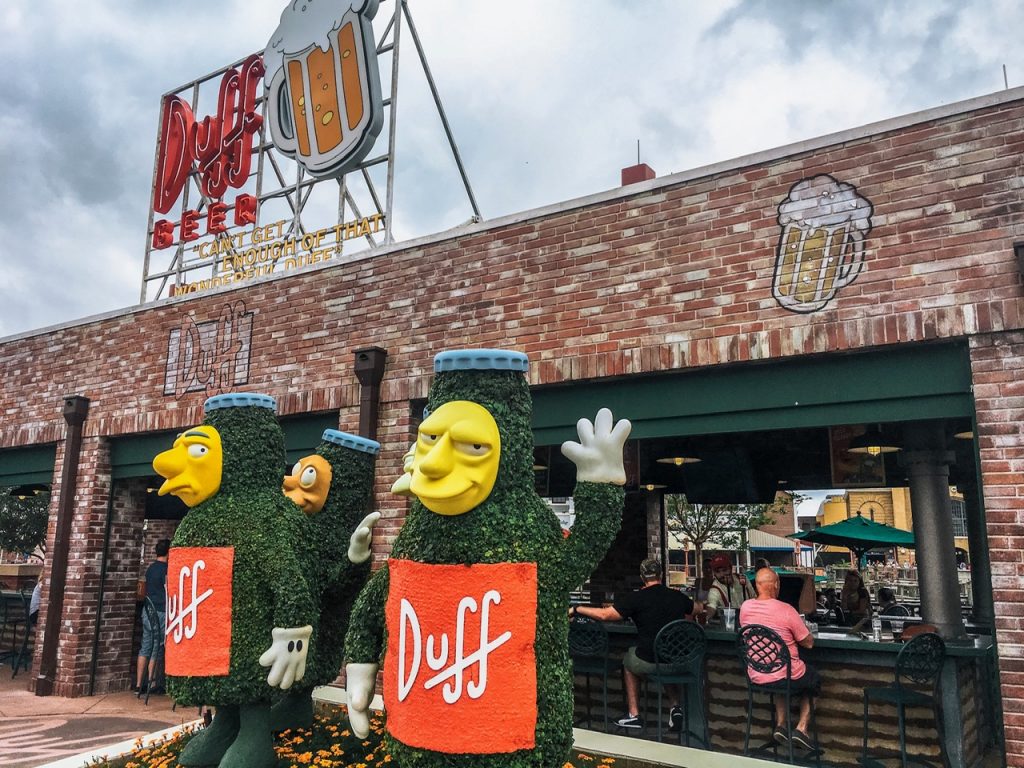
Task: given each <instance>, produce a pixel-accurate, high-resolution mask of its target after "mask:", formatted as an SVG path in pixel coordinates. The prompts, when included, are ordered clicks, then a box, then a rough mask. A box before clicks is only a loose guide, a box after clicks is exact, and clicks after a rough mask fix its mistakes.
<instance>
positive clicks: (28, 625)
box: [11, 589, 36, 680]
mask: <svg viewBox="0 0 1024 768" xmlns="http://www.w3.org/2000/svg"><path fill="white" fill-rule="evenodd" d="M31 604H32V591H31V590H24V589H23V590H22V591H21V606H22V611H23V612H24V616H25V620H24V622H23V623H24V626H25V633H24V635H23V636H22V638H21V646H20V647H19V648H18V650H17V653H15V654H14V659H13V661H12V664H11V666H13V667H14V672H12V673H11V679H12V680H13V679H14V678H15V677H17V676H18V670H20V669H21V666H22V664H24V665H25V669H26V670H28V668H29V664H30V663H31V661H32V650H33V647H34V640H35V635H36V626H35V624H34V623H33V622H32V621H31V618H30V614H29V607H30V606H31ZM15 641H17V636H15Z"/></svg>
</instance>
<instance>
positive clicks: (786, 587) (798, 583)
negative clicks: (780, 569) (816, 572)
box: [779, 573, 814, 613]
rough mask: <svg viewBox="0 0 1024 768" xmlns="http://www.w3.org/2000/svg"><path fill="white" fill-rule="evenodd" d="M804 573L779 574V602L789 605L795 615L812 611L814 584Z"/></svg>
mask: <svg viewBox="0 0 1024 768" xmlns="http://www.w3.org/2000/svg"><path fill="white" fill-rule="evenodd" d="M811 579H812V577H811V576H810V575H809V574H805V573H781V574H779V600H781V601H782V602H784V603H789V604H790V605H792V606H793V607H794V608H795V609H796V610H797V613H810V612H812V611H813V610H814V582H813V581H812V580H811Z"/></svg>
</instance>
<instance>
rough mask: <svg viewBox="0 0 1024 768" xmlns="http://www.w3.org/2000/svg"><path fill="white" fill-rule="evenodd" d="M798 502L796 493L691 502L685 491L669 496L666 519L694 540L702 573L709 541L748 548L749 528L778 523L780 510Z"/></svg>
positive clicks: (675, 530) (674, 530) (672, 527)
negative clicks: (757, 500)
mask: <svg viewBox="0 0 1024 768" xmlns="http://www.w3.org/2000/svg"><path fill="white" fill-rule="evenodd" d="M798 502H799V499H798V498H795V497H794V496H793V495H791V494H787V493H780V494H778V495H777V496H776V497H775V501H773V502H772V503H771V504H691V503H690V502H689V501H687V499H686V496H685V495H681V494H669V495H667V496H665V523H666V525H667V526H668V530H669V531H670V532H671V533H673V534H675V535H676V536H680V537H683V538H686V539H689V540H690V541H692V542H693V546H694V549H695V550H696V563H697V569H698V573H699V572H700V562H701V553H702V552H703V550H704V545H705V544H706V543H707V542H708V541H711V540H715V541H718V542H720V543H721V544H722V545H723V546H725V547H727V548H729V549H740V548H745V546H746V539H747V531H748V530H750V529H751V528H758V527H760V526H762V525H770V524H771V523H774V522H775V516H776V515H777V514H779V513H780V512H782V511H783V510H784V509H786V508H787V507H788V506H789V505H790V504H791V503H792V504H796V503H798Z"/></svg>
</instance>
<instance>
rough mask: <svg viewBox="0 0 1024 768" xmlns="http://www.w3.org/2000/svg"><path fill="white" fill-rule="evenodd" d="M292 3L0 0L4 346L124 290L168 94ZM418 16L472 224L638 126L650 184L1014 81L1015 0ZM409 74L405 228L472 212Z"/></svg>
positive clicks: (594, 0) (562, 186) (522, 1)
mask: <svg viewBox="0 0 1024 768" xmlns="http://www.w3.org/2000/svg"><path fill="white" fill-rule="evenodd" d="M284 5H285V2H284V0H216V1H212V0H202V1H201V2H200V0H176V1H175V2H173V3H172V2H167V1H166V0H134V1H131V0H92V1H91V2H79V1H78V0H3V2H2V3H0V40H2V41H3V42H2V44H0V71H2V72H3V73H4V77H3V78H2V79H0V181H2V187H0V284H2V285H3V291H2V297H3V300H2V302H0V337H5V336H9V335H12V334H18V333H23V332H26V331H31V330H34V329H39V328H43V327H45V326H49V325H53V324H57V323H63V322H67V321H70V320H74V319H77V318H81V317H84V316H87V315H92V314H96V313H99V312H107V311H110V310H115V309H118V308H121V307H126V306H129V305H131V304H133V303H137V302H138V300H139V293H140V285H141V279H142V274H143V260H144V256H145V242H146V226H147V220H148V215H149V206H150V199H151V192H150V189H151V184H152V172H153V157H154V148H155V142H156V133H157V122H158V116H159V106H160V97H161V95H162V94H163V93H165V92H167V91H171V90H173V89H175V88H176V87H178V86H180V85H182V84H184V83H187V82H188V81H190V80H193V79H195V78H197V77H200V76H202V75H205V74H207V73H209V72H212V71H214V70H216V69H218V68H220V67H222V66H224V65H226V64H229V63H231V62H232V61H235V60H238V59H241V58H243V57H244V56H245V55H247V54H249V53H251V52H254V51H256V50H262V48H263V47H264V46H265V45H266V43H267V40H268V38H269V37H270V34H271V32H272V31H273V30H274V28H275V27H276V26H277V21H278V18H279V16H280V13H281V10H282V8H283V7H284ZM393 8H394V6H393V0H384V2H382V3H381V8H380V12H379V14H378V20H377V23H376V25H375V26H376V27H377V30H378V34H380V32H381V31H382V30H383V25H382V24H381V19H382V18H383V17H386V16H388V15H389V14H390V13H391V12H392V10H393ZM410 8H411V10H412V14H413V18H414V21H415V23H416V26H417V28H418V31H419V34H420V37H421V39H422V40H423V44H424V46H425V48H426V51H427V56H428V58H429V62H430V66H431V69H432V70H433V74H434V77H435V80H436V82H437V84H438V87H439V89H440V91H441V95H442V98H443V99H444V102H445V107H446V109H447V111H448V117H449V120H450V123H451V125H452V128H453V131H454V133H455V136H456V139H457V141H458V143H459V148H460V150H461V152H462V155H463V159H464V162H465V165H466V167H467V170H468V173H469V176H470V179H471V182H472V184H473V187H474V191H475V194H476V197H477V200H478V201H479V204H480V208H481V211H482V213H483V215H484V217H485V218H492V217H495V216H500V215H503V214H507V213H513V212H516V211H521V210H526V209H529V208H533V207H537V206H540V205H544V204H548V203H554V202H558V201H561V200H565V199H568V198H572V197H577V196H581V195H585V194H589V193H593V192H597V191H601V190H605V189H609V188H611V187H614V186H616V185H617V184H618V183H619V177H618V174H619V170H620V169H621V168H622V167H623V166H626V165H631V164H633V163H634V162H635V161H636V152H637V149H636V142H637V140H638V139H639V140H640V143H641V154H642V159H643V160H644V161H645V162H647V163H648V164H650V165H651V166H652V167H653V168H654V169H655V170H656V171H657V172H658V174H659V175H664V174H667V173H671V172H674V171H682V170H686V169H689V168H694V167H698V166H701V165H705V164H708V163H713V162H718V161H722V160H727V159H729V158H733V157H736V156H739V155H743V154H746V153H749V152H754V151H758V150H763V149H769V148H772V147H776V146H779V145H783V144H787V143H790V142H794V141H799V140H801V139H806V138H811V137H814V136H819V135H821V134H824V133H829V132H833V131H838V130H843V129H846V128H851V127H855V126H858V125H862V124H864V123H868V122H872V121H875V120H880V119H884V118H887V117H894V116H897V115H901V114H905V113H908V112H912V111H916V110H920V109H926V108H929V107H933V106H937V105H940V104H945V103H949V102H953V101H959V100H962V99H967V98H971V97H974V96H979V95H982V94H985V93H990V92H993V91H996V90H1000V89H1002V88H1003V71H1002V66H1003V65H1004V64H1005V65H1006V67H1007V71H1008V79H1009V84H1010V86H1011V87H1015V86H1019V85H1021V84H1024V47H1022V46H1021V44H1020V31H1021V30H1022V29H1024V3H1021V2H1019V1H1018V0H972V1H968V2H965V0H906V1H904V2H895V1H893V2H885V1H884V0H863V1H862V2H852V1H842V0H835V1H833V2H825V1H824V0H819V1H816V2H812V0H806V1H803V2H801V1H800V0H721V1H719V2H697V1H696V0H546V2H541V1H540V0H519V2H515V3H513V2H508V1H507V0H487V1H486V2H484V0H410ZM407 40H408V38H403V47H405V45H406V43H407ZM406 50H408V49H406ZM402 67H403V69H402V74H401V80H400V82H401V89H402V90H401V98H400V101H399V109H398V120H399V127H398V131H397V141H398V150H397V167H396V172H397V182H396V193H395V205H396V207H395V217H394V220H395V227H396V231H397V232H398V233H399V235H400V236H401V237H409V236H416V235H423V234H428V233H430V232H435V231H440V230H442V229H446V228H449V227H452V226H456V225H458V224H460V223H462V222H464V221H466V219H468V218H469V217H470V215H471V210H470V209H469V206H468V204H467V203H466V202H465V198H464V197H463V196H461V195H460V194H459V181H458V177H457V175H455V171H454V166H453V165H452V162H451V160H450V157H449V155H448V153H447V150H446V147H445V144H444V139H443V134H442V133H441V129H440V126H439V123H438V121H437V118H436V116H435V115H434V114H433V113H432V112H431V111H430V105H429V96H428V93H427V91H426V88H425V85H424V81H423V78H422V75H421V74H420V73H419V72H418V71H417V69H416V63H415V60H414V59H413V58H412V56H411V55H410V56H408V57H404V56H403V61H402ZM203 114H205V113H203ZM200 116H202V115H200ZM325 225H326V224H322V226H325Z"/></svg>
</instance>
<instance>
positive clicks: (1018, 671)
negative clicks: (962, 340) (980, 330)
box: [971, 332, 1024, 766]
mask: <svg viewBox="0 0 1024 768" xmlns="http://www.w3.org/2000/svg"><path fill="white" fill-rule="evenodd" d="M971 368H972V376H973V380H974V397H975V407H976V409H977V418H978V432H977V438H978V448H979V452H980V456H981V475H982V486H983V494H984V502H985V520H986V524H987V528H988V545H989V559H990V561H991V565H992V597H993V603H994V609H995V616H996V620H995V622H996V631H997V638H998V642H999V667H1000V677H1001V683H1002V693H1003V712H1004V718H1005V728H1006V751H1007V759H1008V763H1009V765H1012V766H1024V495H1022V489H1024V441H1022V440H1021V430H1022V426H1021V425H1022V424H1024V397H1022V395H1024V383H1022V381H1021V379H1020V371H1021V370H1022V368H1024V333H1020V332H1016V333H1005V334H993V335H987V336H978V337H975V338H974V339H972V343H971Z"/></svg>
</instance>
